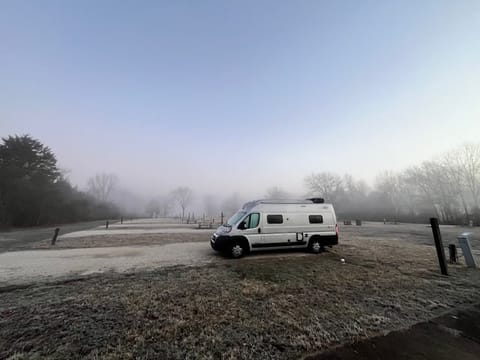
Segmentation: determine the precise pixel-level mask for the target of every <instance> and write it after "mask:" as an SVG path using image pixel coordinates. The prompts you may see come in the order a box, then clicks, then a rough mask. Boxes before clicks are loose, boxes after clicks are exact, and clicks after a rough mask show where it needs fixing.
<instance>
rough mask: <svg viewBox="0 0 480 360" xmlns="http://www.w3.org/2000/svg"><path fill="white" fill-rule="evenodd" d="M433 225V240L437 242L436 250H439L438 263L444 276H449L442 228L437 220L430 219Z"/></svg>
mask: <svg viewBox="0 0 480 360" xmlns="http://www.w3.org/2000/svg"><path fill="white" fill-rule="evenodd" d="M430 225H432V233H433V240H435V248H436V249H437V256H438V262H439V264H440V271H441V272H442V275H448V270H447V262H446V261H445V252H444V251H443V244H442V234H440V226H439V225H438V219H437V218H430Z"/></svg>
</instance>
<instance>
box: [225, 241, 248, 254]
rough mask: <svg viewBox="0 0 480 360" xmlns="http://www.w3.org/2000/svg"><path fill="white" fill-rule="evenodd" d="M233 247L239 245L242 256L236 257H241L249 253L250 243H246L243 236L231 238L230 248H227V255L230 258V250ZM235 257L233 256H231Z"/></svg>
mask: <svg viewBox="0 0 480 360" xmlns="http://www.w3.org/2000/svg"><path fill="white" fill-rule="evenodd" d="M235 245H240V246H241V247H242V248H243V254H242V255H240V256H238V257H242V256H243V255H246V254H248V253H249V252H250V243H249V242H248V239H247V238H246V237H244V236H232V238H231V240H230V246H229V247H228V250H227V253H229V255H230V256H233V254H232V248H233V247H234V246H235ZM233 257H235V256H233Z"/></svg>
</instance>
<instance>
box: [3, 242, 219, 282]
mask: <svg viewBox="0 0 480 360" xmlns="http://www.w3.org/2000/svg"><path fill="white" fill-rule="evenodd" d="M216 259H223V258H222V257H221V256H220V255H217V254H216V253H215V252H214V251H213V250H212V249H211V248H210V246H209V244H208V243H204V242H201V243H199V242H193V243H175V244H168V245H156V246H122V247H104V248H86V249H65V250H29V251H10V252H5V253H3V254H0V285H12V284H23V283H30V282H33V281H44V280H48V279H53V278H59V277H68V276H75V275H77V276H78V275H89V274H94V273H102V272H106V271H118V272H122V271H133V270H137V269H152V268H157V267H164V266H172V265H199V264H206V263H209V262H211V261H213V260H216Z"/></svg>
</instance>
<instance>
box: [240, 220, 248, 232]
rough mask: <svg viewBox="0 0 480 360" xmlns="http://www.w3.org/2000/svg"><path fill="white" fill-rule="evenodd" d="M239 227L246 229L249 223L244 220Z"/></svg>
mask: <svg viewBox="0 0 480 360" xmlns="http://www.w3.org/2000/svg"><path fill="white" fill-rule="evenodd" d="M238 228H239V229H240V230H245V229H246V228H247V223H246V222H245V221H242V222H241V223H240V224H239V225H238Z"/></svg>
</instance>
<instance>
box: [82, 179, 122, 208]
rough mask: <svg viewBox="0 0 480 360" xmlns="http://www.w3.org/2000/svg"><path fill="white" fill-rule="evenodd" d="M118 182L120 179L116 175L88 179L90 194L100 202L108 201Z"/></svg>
mask: <svg viewBox="0 0 480 360" xmlns="http://www.w3.org/2000/svg"><path fill="white" fill-rule="evenodd" d="M117 182H118V178H117V176H116V175H114V174H105V173H101V174H96V175H95V176H93V177H91V178H90V179H88V182H87V187H88V192H89V193H90V194H91V195H92V196H93V197H94V198H95V199H97V200H99V201H102V202H104V201H107V200H108V198H109V196H110V194H111V192H112V190H113V188H114V187H115V185H116V184H117Z"/></svg>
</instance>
